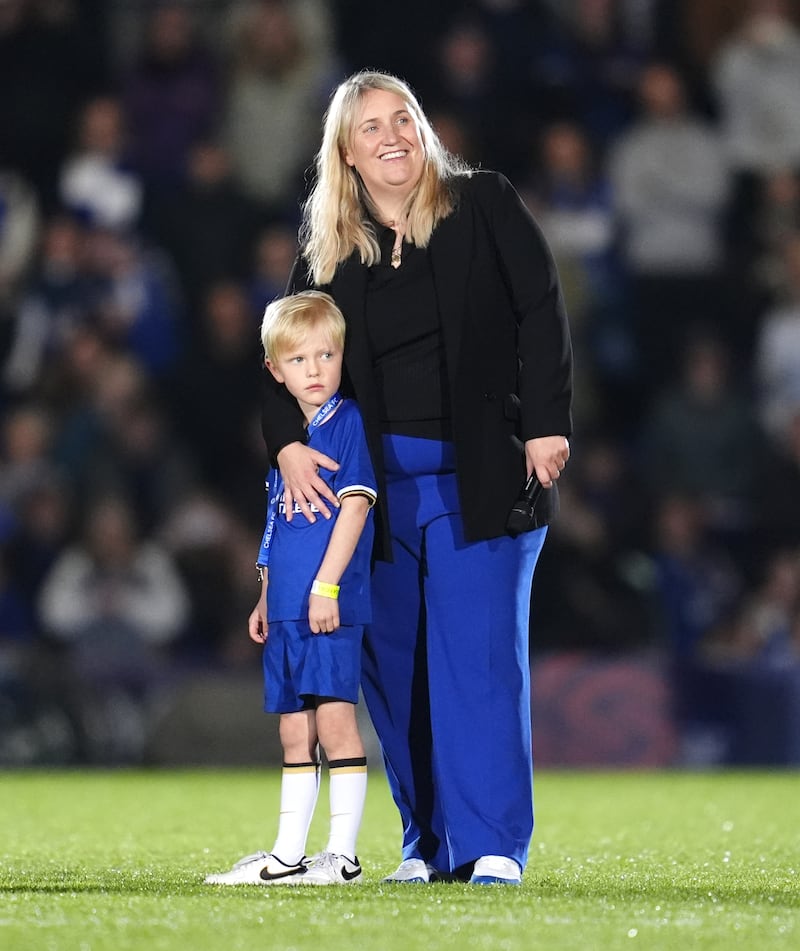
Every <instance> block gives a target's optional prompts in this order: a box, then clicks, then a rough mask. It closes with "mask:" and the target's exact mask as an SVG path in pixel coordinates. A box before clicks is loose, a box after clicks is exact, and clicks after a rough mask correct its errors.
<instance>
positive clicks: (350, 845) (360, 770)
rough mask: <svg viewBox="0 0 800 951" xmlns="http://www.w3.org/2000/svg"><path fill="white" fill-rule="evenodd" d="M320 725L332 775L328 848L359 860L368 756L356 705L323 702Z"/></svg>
mask: <svg viewBox="0 0 800 951" xmlns="http://www.w3.org/2000/svg"><path fill="white" fill-rule="evenodd" d="M317 728H318V730H319V739H320V743H321V745H322V748H323V749H324V750H325V755H326V756H327V758H328V775H329V778H330V806H331V826H330V835H329V837H328V844H327V846H326V849H325V851H326V852H330V853H332V854H333V855H344V856H346V857H347V858H349V859H352V860H354V861H356V839H357V837H358V830H359V828H360V826H361V817H362V815H363V813H364V801H365V799H366V795H367V758H366V756H365V754H364V744H363V742H362V740H361V735H360V733H359V731H358V723H357V721H356V708H355V704H352V703H347V702H345V701H342V700H329V701H321V702H320V703H319V705H318V707H317Z"/></svg>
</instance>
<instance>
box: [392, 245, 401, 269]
mask: <svg viewBox="0 0 800 951" xmlns="http://www.w3.org/2000/svg"><path fill="white" fill-rule="evenodd" d="M402 263H403V239H402V238H400V240H399V241H398V242H397V243H396V244H395V246H394V247H393V248H392V259H391V265H392V267H395V268H396V267H400V265H401V264H402Z"/></svg>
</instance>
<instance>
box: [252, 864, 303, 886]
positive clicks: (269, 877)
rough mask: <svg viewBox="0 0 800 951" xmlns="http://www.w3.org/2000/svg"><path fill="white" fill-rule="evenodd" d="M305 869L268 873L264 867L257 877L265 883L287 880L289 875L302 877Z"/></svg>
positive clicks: (289, 869) (288, 869)
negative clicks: (277, 879) (279, 879)
mask: <svg viewBox="0 0 800 951" xmlns="http://www.w3.org/2000/svg"><path fill="white" fill-rule="evenodd" d="M304 873H305V869H304V868H302V866H301V867H300V868H287V869H286V871H285V872H270V871H268V870H267V867H266V865H265V866H264V868H262V869H261V871H260V872H259V873H258V877H259V878H260V879H262V881H265V882H273V881H275V879H276V878H287V877H288V876H289V875H303V874H304Z"/></svg>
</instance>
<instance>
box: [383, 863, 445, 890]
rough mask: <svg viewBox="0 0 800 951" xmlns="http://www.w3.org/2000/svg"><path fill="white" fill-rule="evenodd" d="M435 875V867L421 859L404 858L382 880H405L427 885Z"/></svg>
mask: <svg viewBox="0 0 800 951" xmlns="http://www.w3.org/2000/svg"><path fill="white" fill-rule="evenodd" d="M436 877H437V873H436V869H435V868H434V867H433V866H432V865H428V863H427V862H423V861H422V859H406V860H405V861H404V862H401V863H400V864H399V865H398V866H397V869H396V870H395V871H394V872H392V874H391V875H387V876H386V878H384V879H383V881H384V882H406V883H413V884H422V885H427V884H428V882H431V881H433V880H434V879H435V878H436Z"/></svg>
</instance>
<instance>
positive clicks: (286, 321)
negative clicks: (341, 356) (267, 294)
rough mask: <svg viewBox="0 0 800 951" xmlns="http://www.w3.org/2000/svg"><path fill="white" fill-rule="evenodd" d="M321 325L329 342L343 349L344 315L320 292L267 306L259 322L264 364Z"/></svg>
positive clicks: (285, 298) (328, 297)
mask: <svg viewBox="0 0 800 951" xmlns="http://www.w3.org/2000/svg"><path fill="white" fill-rule="evenodd" d="M320 325H322V326H323V327H324V329H325V330H326V332H327V333H328V335H329V337H330V342H331V343H332V344H333V345H334V346H335V347H337V348H338V349H340V350H343V349H344V336H345V321H344V315H343V314H342V312H341V310H339V308H338V307H337V305H336V301H335V300H334V299H333V298H332V297H331V296H330V294H324V293H323V292H322V291H301V292H300V293H298V294H292V295H291V296H290V297H281V298H279V299H278V300H275V301H272V303H271V304H268V305H267V309H266V310H265V311H264V319H263V320H262V321H261V343H262V345H263V347H264V356H265V358H266V359H267V360H273V361H274V360H277V359H278V358H280V356H281V354H283V353H286V351H287V350H291V349H292V348H293V347H296V346H297V345H298V344H299V343H300V342H301V340H302V339H303V337H305V335H306V334H307V333H308V332H309V331H310V330H311V329H313V328H316V327H318V326H320Z"/></svg>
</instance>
